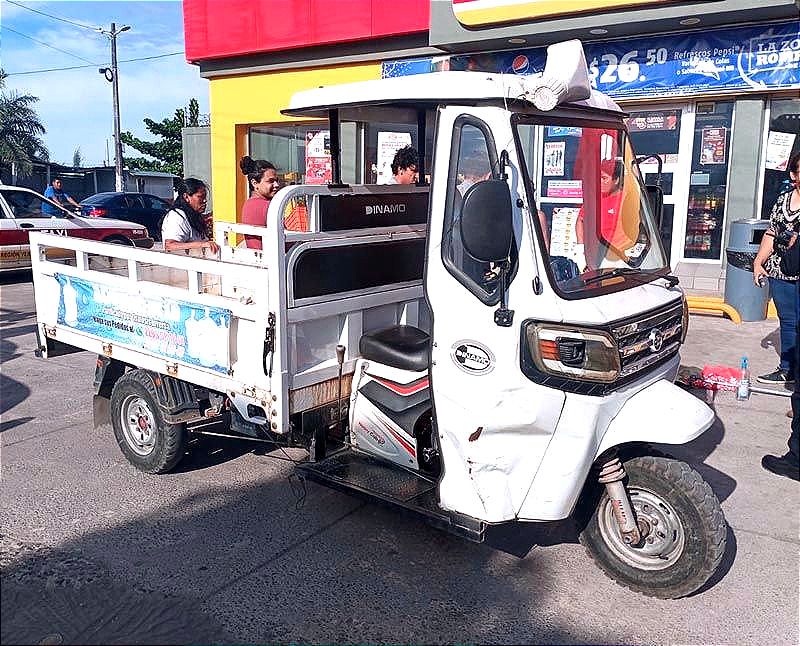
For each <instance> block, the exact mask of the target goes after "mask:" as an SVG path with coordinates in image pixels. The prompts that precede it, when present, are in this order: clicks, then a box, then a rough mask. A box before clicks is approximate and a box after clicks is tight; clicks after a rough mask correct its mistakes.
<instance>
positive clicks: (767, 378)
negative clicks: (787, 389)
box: [756, 368, 794, 385]
mask: <svg viewBox="0 0 800 646" xmlns="http://www.w3.org/2000/svg"><path fill="white" fill-rule="evenodd" d="M756 381H758V382H759V383H761V384H775V385H783V384H788V383H790V382H792V381H794V379H792V377H791V375H790V374H789V371H788V370H781V369H780V368H776V369H775V370H774V371H773V372H770V373H769V374H766V375H759V376H758V377H756Z"/></svg>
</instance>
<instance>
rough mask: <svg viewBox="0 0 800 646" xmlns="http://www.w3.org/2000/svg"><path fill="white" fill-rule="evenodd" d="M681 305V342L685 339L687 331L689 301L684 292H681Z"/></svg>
mask: <svg viewBox="0 0 800 646" xmlns="http://www.w3.org/2000/svg"><path fill="white" fill-rule="evenodd" d="M681 305H682V306H683V312H682V313H681V344H682V343H683V342H684V341H685V340H686V333H687V332H688V331H689V301H688V300H687V299H686V294H681Z"/></svg>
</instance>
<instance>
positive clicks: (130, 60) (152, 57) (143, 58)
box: [119, 51, 185, 63]
mask: <svg viewBox="0 0 800 646" xmlns="http://www.w3.org/2000/svg"><path fill="white" fill-rule="evenodd" d="M184 53H185V52H182V51H181V52H170V53H169V54H157V55H156V56H143V57H142V58H128V59H126V60H123V61H119V62H120V63H133V62H134V61H149V60H152V59H154V58H166V57H167V56H178V55H181V54H184Z"/></svg>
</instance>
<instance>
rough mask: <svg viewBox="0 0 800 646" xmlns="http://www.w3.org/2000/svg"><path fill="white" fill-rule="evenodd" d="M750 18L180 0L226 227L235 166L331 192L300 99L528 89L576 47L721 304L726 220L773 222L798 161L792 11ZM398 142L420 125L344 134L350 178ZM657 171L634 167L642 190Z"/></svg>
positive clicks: (636, 3) (237, 197)
mask: <svg viewBox="0 0 800 646" xmlns="http://www.w3.org/2000/svg"><path fill="white" fill-rule="evenodd" d="M755 4H756V5H757V6H755V7H754V6H753V5H752V3H751V1H750V0H710V1H709V0H694V1H693V2H673V1H670V0H547V1H545V0H528V1H526V0H404V2H402V3H390V2H385V1H384V0H247V1H245V0H226V1H225V2H222V1H220V2H213V1H208V0H184V21H185V33H186V52H187V58H188V59H189V60H190V61H192V62H194V63H197V64H198V66H199V68H200V73H201V74H202V75H203V76H204V77H206V78H208V79H209V81H210V106H211V163H212V177H213V183H212V191H213V195H214V204H215V213H216V215H217V217H221V218H225V215H223V214H226V215H227V216H228V218H227V219H231V220H232V219H235V214H237V213H238V212H239V211H240V209H241V204H242V203H243V202H244V200H245V199H246V197H247V186H246V183H245V181H244V177H243V176H242V175H241V173H239V171H238V160H239V158H240V157H241V156H242V155H244V154H250V155H251V156H253V157H260V158H266V159H269V160H271V161H273V163H275V164H276V165H277V166H278V167H279V168H280V169H281V172H282V174H283V175H284V177H285V179H286V180H287V181H290V182H314V181H317V182H321V183H324V182H325V181H327V179H326V178H327V175H326V153H325V138H326V130H325V123H324V122H319V121H316V122H310V121H302V120H297V119H288V118H286V117H284V116H283V115H281V114H280V110H281V109H282V108H284V107H285V106H286V105H287V104H288V101H289V98H290V96H291V95H292V94H293V93H294V92H295V91H297V90H301V89H307V88H309V87H315V86H319V85H329V84H334V83H346V82H350V81H359V80H369V79H375V78H380V77H382V76H384V77H385V76H397V75H410V74H420V73H426V72H430V71H434V70H441V69H453V70H455V69H459V70H464V69H468V70H474V71H476V72H508V73H516V74H530V73H535V72H538V71H541V69H542V66H543V63H544V54H545V50H544V48H545V47H546V46H547V45H548V44H551V43H553V42H557V41H560V40H566V39H569V38H580V39H581V40H582V41H583V42H584V48H585V52H586V58H587V62H588V63H589V65H590V71H591V74H592V77H593V82H594V83H595V85H596V87H597V89H599V90H601V91H603V92H605V93H607V94H609V95H610V96H611V97H613V98H614V99H615V100H617V101H618V102H619V103H620V105H621V106H622V107H623V109H624V110H626V111H628V112H629V113H630V121H629V128H630V131H631V137H632V139H633V143H634V147H635V149H636V151H637V153H638V154H639V155H640V156H650V155H656V156H658V157H659V158H660V160H661V163H662V172H663V179H664V184H663V185H664V189H665V215H664V220H663V223H662V230H661V234H662V239H663V241H664V243H665V247H666V249H667V251H668V253H669V256H670V262H671V265H672V267H673V269H674V271H675V272H676V273H677V274H678V275H679V276H680V278H681V282H682V285H683V286H684V287H687V288H689V289H695V290H707V291H711V292H721V291H722V287H723V278H724V263H725V245H726V240H727V234H728V231H729V229H730V224H731V222H733V221H734V220H738V219H742V218H751V217H767V215H768V213H769V210H770V207H771V205H772V203H773V202H774V200H775V197H776V196H777V195H778V193H779V192H780V191H781V190H784V189H785V188H787V187H788V184H787V183H786V180H787V173H786V171H785V165H786V161H787V160H788V157H789V156H790V155H791V154H793V153H794V152H798V151H800V16H799V15H798V5H797V4H796V2H795V0H760V1H759V2H758V3H755ZM431 135H432V133H430V132H429V133H428V138H429V139H430V137H431ZM554 136H557V135H555V134H554ZM403 142H410V143H411V144H412V145H414V146H415V147H417V148H418V149H419V148H421V146H420V142H418V141H417V138H416V128H415V127H409V126H407V125H402V124H388V123H387V124H343V130H342V148H343V169H342V170H343V180H344V181H346V182H367V183H369V182H376V181H379V180H380V173H381V172H383V167H384V165H385V161H386V155H387V150H389V151H390V150H391V146H392V145H400V144H401V143H403ZM387 147H388V148H387ZM426 148H427V150H428V154H430V145H428V146H426ZM656 169H657V163H656V162H655V160H654V159H653V158H651V159H650V160H648V161H645V162H644V163H643V166H642V170H643V171H644V172H645V173H646V174H647V175H648V176H649V177H647V178H646V179H648V180H650V179H652V176H651V174H654V173H655V172H656ZM563 179H564V178H560V177H554V176H540V177H538V178H536V180H537V184H538V185H537V194H538V199H539V201H540V205H541V207H542V208H543V210H545V211H546V212H548V211H551V210H552V208H556V207H557V206H559V205H561V202H563V201H564V200H565V199H568V198H564V197H562V196H561V195H559V194H558V192H557V191H553V190H548V185H549V184H550V183H551V182H552V183H553V185H554V186H557V182H559V181H561V180H563ZM572 199H574V198H572Z"/></svg>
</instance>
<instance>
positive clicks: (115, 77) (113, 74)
mask: <svg viewBox="0 0 800 646" xmlns="http://www.w3.org/2000/svg"><path fill="white" fill-rule="evenodd" d="M129 29H130V25H123V26H122V27H120V28H119V29H117V24H116V23H114V22H112V23H111V31H105V30H104V29H100V32H101V33H102V34H104V35H106V36H108V38H109V39H110V40H111V67H110V68H109V67H101V68H100V69H99V70H98V72H100V74H103V75H104V76H105V79H106V81H108V82H109V83H111V87H112V90H113V96H114V99H113V101H114V174H115V177H116V182H115V184H116V190H117V191H123V190H125V186H124V182H123V177H122V141H120V138H119V71H118V68H117V34H121V33H122V32H123V31H128V30H129Z"/></svg>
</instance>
